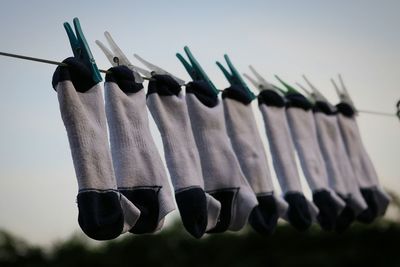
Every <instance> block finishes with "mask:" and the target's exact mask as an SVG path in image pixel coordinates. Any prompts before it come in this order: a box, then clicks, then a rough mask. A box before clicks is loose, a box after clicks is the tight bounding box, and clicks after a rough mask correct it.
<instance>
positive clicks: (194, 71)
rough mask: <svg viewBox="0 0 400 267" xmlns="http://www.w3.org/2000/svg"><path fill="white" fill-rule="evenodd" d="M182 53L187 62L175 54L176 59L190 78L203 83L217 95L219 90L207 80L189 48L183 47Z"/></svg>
mask: <svg viewBox="0 0 400 267" xmlns="http://www.w3.org/2000/svg"><path fill="white" fill-rule="evenodd" d="M183 49H184V51H185V53H186V55H187V57H188V58H189V61H190V63H189V62H187V61H186V60H185V59H184V57H183V56H182V55H181V54H179V53H176V56H177V58H178V59H179V60H180V62H181V63H182V64H183V66H184V67H185V69H186V71H187V72H188V73H189V75H190V77H191V78H192V79H193V81H205V82H206V83H207V84H208V85H209V86H210V88H212V90H213V91H214V93H215V94H216V95H217V94H218V93H219V90H218V89H217V88H216V87H215V85H214V84H213V83H212V81H211V80H210V78H208V76H207V74H206V73H205V72H204V70H203V68H202V67H201V66H200V64H199V62H197V60H196V58H195V57H194V56H193V54H192V52H190V49H189V47H187V46H185V47H184V48H183Z"/></svg>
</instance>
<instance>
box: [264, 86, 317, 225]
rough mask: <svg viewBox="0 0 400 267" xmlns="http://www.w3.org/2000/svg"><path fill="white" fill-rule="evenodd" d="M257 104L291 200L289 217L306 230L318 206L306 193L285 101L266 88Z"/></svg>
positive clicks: (282, 186) (285, 196)
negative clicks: (298, 167)
mask: <svg viewBox="0 0 400 267" xmlns="http://www.w3.org/2000/svg"><path fill="white" fill-rule="evenodd" d="M258 103H259V108H260V110H261V113H262V115H263V118H264V124H265V129H266V132H267V137H268V140H269V147H270V150H271V155H272V160H273V164H274V169H275V172H276V176H277V177H278V181H279V184H280V186H281V188H282V192H283V194H284V198H285V200H286V201H287V202H288V203H289V209H288V214H287V217H288V220H289V222H290V223H291V224H292V225H293V226H294V227H295V228H296V229H298V230H300V231H304V230H307V229H308V228H309V227H310V226H311V224H312V222H313V220H314V219H315V218H316V216H317V214H318V208H317V207H316V206H315V205H314V204H313V203H312V202H310V201H309V200H307V199H306V198H305V197H304V195H303V190H302V186H301V183H300V176H299V173H298V171H297V165H296V161H295V155H294V144H293V142H292V138H291V135H290V131H289V125H288V122H287V118H286V111H285V100H284V98H283V97H282V96H281V95H279V94H278V93H277V92H275V91H274V90H263V91H262V92H261V93H260V94H259V95H258Z"/></svg>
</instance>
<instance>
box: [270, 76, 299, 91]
mask: <svg viewBox="0 0 400 267" xmlns="http://www.w3.org/2000/svg"><path fill="white" fill-rule="evenodd" d="M275 78H276V79H277V80H278V81H279V82H280V83H281V84H283V86H285V88H286V89H287V92H286V94H290V93H292V94H294V93H296V94H299V92H298V91H297V90H296V89H294V88H293V87H292V86H291V85H289V84H287V83H286V82H284V81H283V80H282V79H281V78H279V76H278V75H275Z"/></svg>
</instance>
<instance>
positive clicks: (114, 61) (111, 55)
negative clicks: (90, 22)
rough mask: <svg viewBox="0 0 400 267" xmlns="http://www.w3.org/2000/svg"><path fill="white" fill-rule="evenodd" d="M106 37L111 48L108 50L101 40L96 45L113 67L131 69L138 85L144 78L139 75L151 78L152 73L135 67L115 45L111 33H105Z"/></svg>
mask: <svg viewBox="0 0 400 267" xmlns="http://www.w3.org/2000/svg"><path fill="white" fill-rule="evenodd" d="M104 36H105V37H106V39H107V42H108V44H109V46H110V48H111V50H110V49H108V48H107V47H106V46H105V45H104V44H103V43H102V42H100V41H99V40H96V44H97V45H98V46H99V47H100V49H101V50H102V51H103V53H104V54H105V55H106V57H107V59H108V60H109V61H110V63H111V65H113V66H114V67H115V66H119V65H124V66H127V67H128V68H130V69H131V70H132V72H133V76H134V77H135V82H136V83H142V82H143V78H142V76H140V74H139V73H138V72H139V71H140V73H142V74H143V75H144V76H146V77H147V78H151V74H150V72H148V71H146V70H145V69H142V68H140V67H137V66H135V65H133V64H132V63H131V62H130V61H129V59H128V58H127V57H126V56H125V54H124V53H123V52H122V50H121V49H120V48H119V47H118V45H117V44H116V43H115V41H114V40H113V38H112V37H111V34H110V33H109V32H107V31H106V32H104Z"/></svg>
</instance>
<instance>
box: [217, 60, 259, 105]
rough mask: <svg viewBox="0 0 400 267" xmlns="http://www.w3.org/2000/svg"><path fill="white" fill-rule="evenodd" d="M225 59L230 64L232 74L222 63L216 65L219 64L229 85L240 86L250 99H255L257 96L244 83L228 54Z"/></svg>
mask: <svg viewBox="0 0 400 267" xmlns="http://www.w3.org/2000/svg"><path fill="white" fill-rule="evenodd" d="M224 58H225V61H226V63H227V64H228V67H229V69H230V70H231V72H232V73H229V72H228V70H226V69H225V68H224V66H223V65H222V64H221V63H220V62H218V61H217V62H216V63H217V66H218V67H219V68H220V69H221V71H222V73H223V74H224V75H225V77H226V79H227V80H228V81H229V83H230V84H231V85H238V86H239V87H240V88H242V89H243V90H244V91H245V92H246V93H247V94H248V96H249V97H250V99H255V98H256V96H255V95H254V94H253V92H252V91H250V89H249V87H248V86H247V84H246V83H245V82H244V80H243V79H242V77H241V76H240V74H239V72H238V71H237V70H236V68H235V66H233V64H232V62H231V60H230V59H229V57H228V55H227V54H225V55H224Z"/></svg>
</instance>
